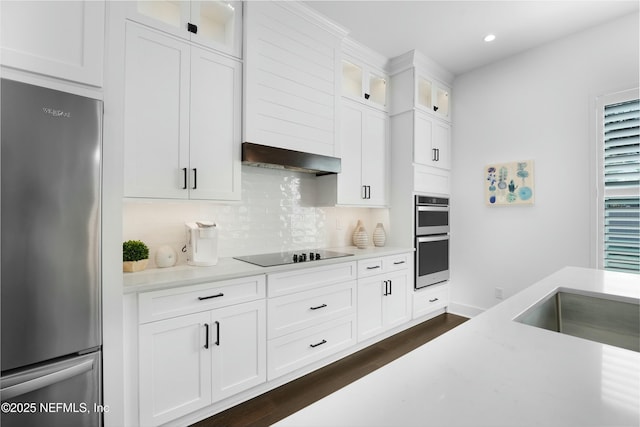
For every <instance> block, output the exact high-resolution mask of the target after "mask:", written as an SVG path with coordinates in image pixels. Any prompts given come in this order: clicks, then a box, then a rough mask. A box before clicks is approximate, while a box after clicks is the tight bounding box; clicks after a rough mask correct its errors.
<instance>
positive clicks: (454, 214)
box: [451, 14, 639, 314]
mask: <svg viewBox="0 0 640 427" xmlns="http://www.w3.org/2000/svg"><path fill="white" fill-rule="evenodd" d="M638 22H639V21H638V15H637V14H634V15H632V16H628V17H625V18H622V19H618V20H616V21H613V22H610V23H607V24H604V25H601V26H598V27H595V28H592V29H590V30H588V31H585V32H581V33H578V34H574V35H572V36H570V37H567V38H564V39H562V40H559V41H556V42H554V43H551V44H548V45H545V46H543V47H540V48H537V49H533V50H530V51H527V52H524V53H522V54H519V55H517V56H514V57H512V58H509V59H507V60H503V61H501V62H498V63H494V64H492V65H489V66H486V67H483V68H480V69H477V70H474V71H471V72H469V73H466V74H464V75H461V76H459V77H458V78H456V80H455V83H454V92H453V120H454V124H453V136H452V145H453V147H452V157H453V179H452V191H451V192H452V198H451V228H452V231H451V286H452V290H451V297H452V301H453V302H454V303H455V306H456V309H457V311H459V312H464V311H465V310H466V312H467V313H468V314H473V313H476V312H478V309H486V308H489V307H491V306H492V305H494V304H496V303H498V302H499V300H498V299H496V298H495V297H494V288H495V287H500V288H503V289H504V297H505V298H507V297H509V296H510V295H513V294H514V293H516V292H518V291H520V290H522V289H524V288H525V287H527V286H528V285H530V284H532V283H533V282H535V281H537V280H538V279H540V278H542V277H544V276H547V275H549V274H550V273H552V272H553V271H555V270H557V269H559V268H561V267H563V266H565V265H573V266H582V267H590V266H591V265H590V263H591V259H592V253H591V251H593V250H595V245H594V244H593V243H594V240H593V234H592V228H593V227H592V221H593V218H592V216H591V215H593V214H594V212H593V206H594V196H595V190H594V187H593V186H594V184H595V170H594V169H595V165H594V161H595V160H594V159H595V157H594V156H595V154H594V153H595V123H594V120H595V118H594V111H593V106H594V99H595V97H596V96H598V95H602V94H605V93H609V92H615V91H619V90H622V89H628V88H632V87H637V86H638V78H639V77H638V73H639V70H638V62H639V56H638V52H639V43H638V37H639V30H638ZM499 42H500V41H499V39H498V40H496V42H495V43H499ZM485 48H487V49H490V46H485ZM528 159H533V160H534V161H535V175H536V176H535V193H536V194H535V205H534V206H531V207H523V206H512V207H496V206H492V207H489V206H486V205H485V201H484V194H483V184H484V167H485V166H486V165H488V164H489V163H500V162H510V161H518V160H528Z"/></svg>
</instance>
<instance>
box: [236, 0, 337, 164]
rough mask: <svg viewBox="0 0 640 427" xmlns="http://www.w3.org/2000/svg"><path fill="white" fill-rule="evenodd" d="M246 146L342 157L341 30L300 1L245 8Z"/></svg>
mask: <svg viewBox="0 0 640 427" xmlns="http://www.w3.org/2000/svg"><path fill="white" fill-rule="evenodd" d="M245 26H246V31H245V36H246V40H245V52H244V59H245V86H244V104H243V106H244V111H243V112H244V137H243V139H244V141H247V142H252V143H256V144H262V145H269V146H272V147H280V148H287V149H292V150H297V151H304V152H309V153H315V154H322V155H327V156H336V157H340V153H339V152H338V150H337V148H338V147H337V146H336V132H337V130H338V129H337V120H336V115H337V113H338V110H339V100H340V87H339V83H340V72H341V67H340V43H341V40H342V38H343V37H344V31H343V30H342V29H340V28H338V27H337V26H336V25H334V24H332V23H331V22H329V21H327V20H326V19H324V18H323V17H321V16H320V15H317V14H316V13H315V12H314V11H313V10H312V9H310V8H308V7H306V6H305V5H303V4H301V3H299V2H269V1H265V2H263V1H254V2H249V3H246V4H245Z"/></svg>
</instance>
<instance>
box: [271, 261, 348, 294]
mask: <svg viewBox="0 0 640 427" xmlns="http://www.w3.org/2000/svg"><path fill="white" fill-rule="evenodd" d="M267 277H268V278H267V281H268V294H269V297H277V296H281V295H287V294H292V293H294V292H301V291H306V290H308V289H315V288H318V287H319V286H325V285H332V284H334V283H340V282H347V281H349V280H354V279H355V278H356V263H355V262H345V263H340V264H332V265H327V266H322V267H313V268H303V269H300V270H294V271H286V272H282V273H275V274H269V275H268V276H267Z"/></svg>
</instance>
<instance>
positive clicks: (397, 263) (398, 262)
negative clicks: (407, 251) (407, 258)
mask: <svg viewBox="0 0 640 427" xmlns="http://www.w3.org/2000/svg"><path fill="white" fill-rule="evenodd" d="M400 264H404V261H396V262H394V263H393V265H400Z"/></svg>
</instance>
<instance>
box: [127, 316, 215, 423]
mask: <svg viewBox="0 0 640 427" xmlns="http://www.w3.org/2000/svg"><path fill="white" fill-rule="evenodd" d="M210 319H211V314H210V312H205V313H196V314H191V315H188V316H181V317H176V318H173V319H168V320H162V321H159V322H153V323H147V324H145V325H141V326H140V329H139V332H140V337H139V343H140V344H139V345H140V349H139V351H140V356H139V357H140V359H139V360H140V366H139V369H140V424H141V425H145V426H146V425H154V426H155V425H160V424H163V423H165V422H167V421H170V420H172V419H175V418H177V417H180V416H182V415H185V414H188V413H190V412H192V411H195V410H196V409H199V408H202V407H204V406H207V405H209V404H211V354H212V352H211V351H210V350H207V349H206V348H205V344H206V334H205V332H206V329H207V328H206V327H205V324H208V323H209V322H210ZM209 346H211V341H209Z"/></svg>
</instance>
